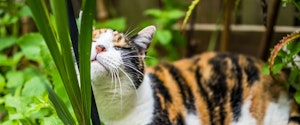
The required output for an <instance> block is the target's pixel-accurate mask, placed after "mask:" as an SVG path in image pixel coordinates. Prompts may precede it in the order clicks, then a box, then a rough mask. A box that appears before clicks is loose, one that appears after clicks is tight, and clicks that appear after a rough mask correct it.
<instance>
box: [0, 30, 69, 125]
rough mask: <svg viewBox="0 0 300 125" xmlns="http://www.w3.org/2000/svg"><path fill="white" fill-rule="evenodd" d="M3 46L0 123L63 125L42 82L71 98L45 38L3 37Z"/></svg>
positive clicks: (3, 124)
mask: <svg viewBox="0 0 300 125" xmlns="http://www.w3.org/2000/svg"><path fill="white" fill-rule="evenodd" d="M0 43H2V44H1V49H0V52H1V53H0V95H1V97H0V114H1V115H0V116H1V117H0V124H2V125H14V124H49V123H53V124H62V122H61V121H60V120H59V118H58V116H57V115H56V113H55V110H54V109H53V107H52V105H51V103H50V101H49V99H48V94H47V91H46V88H45V86H44V84H43V83H47V84H49V85H50V83H52V84H53V85H54V86H56V88H55V91H56V92H59V95H60V97H61V98H62V99H63V100H64V101H65V102H67V101H68V98H67V95H66V91H65V90H64V88H63V86H61V84H62V82H61V79H60V77H57V76H59V74H58V72H57V70H56V68H55V65H54V63H53V60H52V58H51V56H50V53H49V51H48V49H47V47H46V44H45V42H44V39H43V38H42V36H41V35H40V34H38V33H31V34H28V35H24V36H22V37H20V38H16V37H4V38H3V39H0Z"/></svg>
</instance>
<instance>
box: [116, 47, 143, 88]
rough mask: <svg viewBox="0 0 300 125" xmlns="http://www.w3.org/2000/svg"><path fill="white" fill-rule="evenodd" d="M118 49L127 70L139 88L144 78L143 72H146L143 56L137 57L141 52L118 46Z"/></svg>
mask: <svg viewBox="0 0 300 125" xmlns="http://www.w3.org/2000/svg"><path fill="white" fill-rule="evenodd" d="M117 50H118V51H121V55H122V60H123V62H124V67H125V72H126V73H128V74H129V77H131V80H132V81H133V84H134V86H135V88H136V89H137V88H139V86H140V85H141V83H142V82H143V78H144V76H143V74H142V73H144V62H142V61H143V59H141V58H142V57H135V56H139V53H138V52H137V51H135V50H132V49H126V48H118V49H117Z"/></svg>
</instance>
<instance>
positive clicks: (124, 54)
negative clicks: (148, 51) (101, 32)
mask: <svg viewBox="0 0 300 125" xmlns="http://www.w3.org/2000/svg"><path fill="white" fill-rule="evenodd" d="M132 53H137V51H130V52H126V53H122V55H121V56H122V57H123V56H127V55H129V54H132Z"/></svg>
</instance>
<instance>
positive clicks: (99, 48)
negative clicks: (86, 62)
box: [96, 45, 106, 53]
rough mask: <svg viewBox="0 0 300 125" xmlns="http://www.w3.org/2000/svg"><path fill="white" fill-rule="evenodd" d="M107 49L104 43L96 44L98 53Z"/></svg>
mask: <svg viewBox="0 0 300 125" xmlns="http://www.w3.org/2000/svg"><path fill="white" fill-rule="evenodd" d="M105 51H106V49H105V47H104V46H103V45H97V46H96V52H97V53H101V52H105Z"/></svg>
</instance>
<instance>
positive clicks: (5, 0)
mask: <svg viewBox="0 0 300 125" xmlns="http://www.w3.org/2000/svg"><path fill="white" fill-rule="evenodd" d="M24 16H31V13H30V11H29V9H28V6H26V5H25V3H24V1H15V0H1V1H0V37H4V36H6V35H8V34H11V35H12V36H17V35H19V28H18V27H19V23H18V21H20V19H21V17H24Z"/></svg>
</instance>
